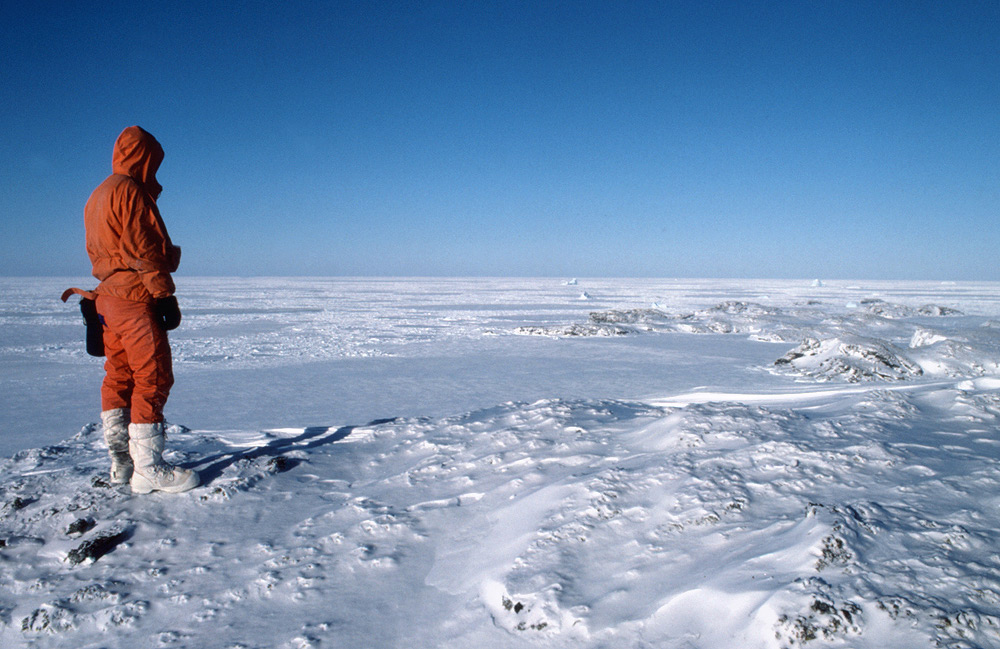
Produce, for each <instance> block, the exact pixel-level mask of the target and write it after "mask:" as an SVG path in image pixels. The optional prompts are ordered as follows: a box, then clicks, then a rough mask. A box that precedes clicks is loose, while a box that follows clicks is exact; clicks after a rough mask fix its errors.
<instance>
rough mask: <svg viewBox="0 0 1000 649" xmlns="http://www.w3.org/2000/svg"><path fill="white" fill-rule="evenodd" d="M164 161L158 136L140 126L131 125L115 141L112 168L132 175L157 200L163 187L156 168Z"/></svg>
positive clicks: (126, 174) (119, 172)
mask: <svg viewBox="0 0 1000 649" xmlns="http://www.w3.org/2000/svg"><path fill="white" fill-rule="evenodd" d="M162 162H163V147H162V146H160V143H159V142H157V141H156V138H155V137H153V136H152V135H150V134H149V133H147V132H146V131H144V130H143V129H141V128H139V127H138V126H129V127H128V128H126V129H125V130H124V131H122V133H121V135H119V136H118V139H117V140H116V141H115V152H114V155H113V156H112V159H111V169H112V171H113V172H114V173H116V174H121V175H124V176H130V177H131V178H132V179H134V180H135V181H136V182H137V183H139V184H140V185H142V187H143V189H145V190H146V192H147V193H148V194H149V195H150V196H151V197H152V198H153V200H154V201H155V200H156V199H157V198H159V197H160V192H161V191H163V187H162V186H161V185H160V183H158V182H156V170H157V169H159V168H160V163H162Z"/></svg>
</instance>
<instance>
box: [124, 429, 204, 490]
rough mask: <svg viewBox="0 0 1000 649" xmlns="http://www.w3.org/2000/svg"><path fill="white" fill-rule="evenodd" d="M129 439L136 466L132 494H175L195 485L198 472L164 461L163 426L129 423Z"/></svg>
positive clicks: (164, 436)
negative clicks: (159, 492)
mask: <svg viewBox="0 0 1000 649" xmlns="http://www.w3.org/2000/svg"><path fill="white" fill-rule="evenodd" d="M128 436H129V440H128V449H129V453H131V455H132V461H133V463H134V464H135V468H134V470H133V472H132V480H131V481H130V484H131V485H132V493H134V494H148V493H149V492H151V491H165V492H167V493H171V494H177V493H181V492H182V491H188V490H190V489H194V488H195V487H197V486H198V484H199V482H200V479H199V478H198V474H197V473H195V472H194V471H189V470H188V469H182V468H181V467H179V466H174V465H172V464H168V463H167V462H164V461H163V448H164V446H165V444H166V434H165V432H164V429H163V423H158V424H131V425H129V427H128Z"/></svg>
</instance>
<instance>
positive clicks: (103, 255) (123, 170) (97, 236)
mask: <svg viewBox="0 0 1000 649" xmlns="http://www.w3.org/2000/svg"><path fill="white" fill-rule="evenodd" d="M161 162H163V147H161V146H160V143H159V142H157V141H156V138H154V137H153V136H152V135H150V134H149V133H147V132H146V131H144V130H143V129H141V128H139V127H138V126H129V127H128V128H126V129H125V130H124V131H122V133H121V135H119V136H118V140H117V141H116V142H115V148H114V154H113V156H112V171H113V173H112V175H110V176H108V178H107V179H106V180H105V181H104V182H103V183H101V184H100V185H99V186H98V187H97V189H95V190H94V192H93V193H92V194H91V195H90V199H89V200H88V201H87V205H86V207H85V208H84V223H85V225H86V229H87V254H88V255H89V256H90V262H91V264H92V265H93V275H94V277H96V278H97V279H99V280H100V282H101V283H100V284H99V285H98V286H97V288H96V289H94V292H95V293H97V294H98V295H107V296H112V297H118V298H122V299H125V300H131V301H133V302H152V301H155V300H157V299H159V298H163V297H168V296H170V295H173V294H174V281H173V279H172V278H171V277H170V273H172V272H174V271H176V270H177V266H178V264H179V263H180V257H181V249H180V248H179V247H177V246H175V245H173V243H171V241H170V235H168V234H167V228H166V226H165V225H164V223H163V219H162V218H161V217H160V211H159V210H158V209H157V207H156V199H157V198H158V197H159V195H160V191H161V190H162V189H163V188H162V187H161V186H160V184H159V183H158V182H157V181H156V171H157V169H159V168H160V163H161Z"/></svg>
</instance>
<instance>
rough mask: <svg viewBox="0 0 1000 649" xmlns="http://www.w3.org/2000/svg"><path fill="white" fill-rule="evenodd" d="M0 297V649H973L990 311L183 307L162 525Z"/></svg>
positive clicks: (982, 569) (50, 328)
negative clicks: (179, 488) (188, 472)
mask: <svg viewBox="0 0 1000 649" xmlns="http://www.w3.org/2000/svg"><path fill="white" fill-rule="evenodd" d="M70 285H80V286H85V287H86V286H90V285H91V282H89V281H87V280H81V279H77V280H75V281H74V280H71V279H53V278H46V279H22V278H17V279H14V278H7V279H0V325H2V327H3V331H4V334H3V336H2V337H0V400H2V402H0V404H2V407H0V455H3V456H4V457H6V458H7V459H5V460H0V646H3V647H40V648H41V647H74V648H77V647H81V648H82V647H95V648H96V647H109V648H112V647H114V648H117V647H134V646H141V647H199V648H205V649H222V648H235V647H247V648H250V647H254V648H255V647H261V648H263V647H282V648H286V647H287V648H293V647H295V648H297V647H403V646H406V647H487V646H488V647H595V648H596V647H667V648H678V649H681V648H685V649H687V648H696V647H697V648H705V649H715V648H727V649H728V648H731V647H741V648H743V647H746V648H753V647H761V648H778V647H799V646H809V647H858V648H867V647H871V648H876V647H878V648H893V647H899V648H904V647H905V648H907V649H911V648H914V647H954V648H973V647H1000V552H998V550H997V547H998V546H997V541H996V539H997V537H998V533H1000V489H998V487H1000V470H998V464H997V460H998V456H1000V285H998V284H993V283H936V282H935V283H913V282H895V283H889V282H825V283H824V282H819V281H815V282H814V281H798V282H796V281H715V280H713V281H709V280H705V281H696V280H610V279H602V280H591V279H579V280H574V281H568V278H567V280H553V279H384V280H376V279H195V278H184V277H181V278H178V285H179V295H180V298H181V305H182V309H183V310H184V314H185V319H184V322H183V324H182V326H181V328H180V329H178V330H177V331H176V332H174V333H173V334H172V336H171V341H172V344H173V347H174V353H175V374H176V376H177V385H176V387H175V390H174V393H173V394H172V396H171V400H170V402H169V404H168V407H167V417H168V420H169V421H170V422H171V427H170V440H169V443H168V446H169V448H170V449H171V451H170V453H169V455H170V457H171V458H172V459H173V460H175V461H177V462H180V463H182V464H185V465H186V466H190V467H193V468H196V469H197V470H199V471H200V472H201V473H202V476H203V479H204V484H203V486H202V487H199V488H198V489H196V490H194V491H192V492H190V493H188V494H183V495H180V496H165V495H156V494H154V495H151V496H142V497H138V496H136V497H133V496H132V495H131V494H129V493H128V491H127V490H122V489H116V488H111V487H110V486H108V485H107V483H106V481H105V479H104V473H105V471H106V463H107V461H106V454H105V451H104V449H103V442H102V441H101V431H100V427H99V425H98V424H96V423H94V422H96V421H98V413H97V411H98V409H99V408H98V404H97V389H98V386H99V383H100V378H101V375H102V371H101V368H100V362H99V361H96V360H95V359H91V358H89V357H87V356H86V355H85V353H84V350H83V344H82V335H83V327H82V324H81V323H80V317H79V315H78V312H77V311H76V309H75V306H67V305H63V304H62V303H61V302H59V301H58V295H59V293H60V292H61V291H62V289H63V288H65V287H67V286H70Z"/></svg>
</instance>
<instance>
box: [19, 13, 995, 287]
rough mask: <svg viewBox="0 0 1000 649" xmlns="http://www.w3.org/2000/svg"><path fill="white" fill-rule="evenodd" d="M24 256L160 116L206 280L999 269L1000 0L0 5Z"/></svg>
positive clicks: (58, 248)
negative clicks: (121, 149)
mask: <svg viewBox="0 0 1000 649" xmlns="http://www.w3.org/2000/svg"><path fill="white" fill-rule="evenodd" d="M0 30H2V38H0V87H2V96H3V101H2V102H0V124H2V125H3V126H2V128H0V174H2V175H0V275H85V274H87V273H88V272H89V270H90V266H89V263H88V261H87V258H86V254H85V252H84V250H83V216H82V215H83V205H84V203H85V202H86V200H87V197H88V196H89V194H90V192H91V191H92V190H93V188H94V187H95V186H96V185H97V184H98V183H100V182H101V181H102V180H103V179H104V178H105V177H106V176H107V174H108V173H110V166H111V149H112V144H113V142H114V140H115V138H116V137H117V135H118V133H119V132H120V131H121V130H122V129H123V128H124V127H125V126H128V125H131V124H138V125H140V126H142V127H143V128H145V129H147V130H148V131H150V132H151V133H153V134H154V135H155V136H156V137H157V138H158V139H159V140H160V142H161V143H162V144H163V147H164V149H165V151H166V159H165V161H164V163H163V166H162V167H161V170H160V173H159V175H158V177H159V180H160V182H161V183H162V184H163V185H164V187H165V190H164V193H163V196H162V197H161V199H160V208H161V211H162V213H163V216H164V219H165V221H166V223H167V226H168V229H169V230H170V233H171V236H172V237H173V239H174V241H175V242H176V243H177V244H179V245H181V246H182V248H183V250H184V257H183V260H182V265H181V273H182V274H187V275H511V276H555V277H558V276H581V277H586V276H654V277H775V278H783V277H788V278H823V279H835V278H853V279H865V278H870V279H941V280H975V279H987V280H1000V264H998V263H997V256H998V254H1000V227H998V223H997V216H998V206H1000V2H998V1H997V0H992V1H982V2H971V1H961V0H957V1H955V2H939V1H933V2H924V1H920V0H909V1H904V2H877V1H875V2H872V1H864V2H852V1H845V0H830V1H795V2H764V1H760V2H758V1H751V0H748V1H736V0H733V1H731V2H702V1H700V0H697V1H696V0H691V1H677V2H649V3H647V2H611V1H609V2H505V1H501V2H489V1H481V2H452V1H442V2H426V3H425V2H405V3H404V2H293V1H292V2H254V1H245V2H232V3H222V2H214V3H213V2H204V1H198V2H169V1H164V2H158V3H154V2H149V3H145V2H139V3H137V2H128V3H123V2H89V1H74V2H66V1H65V0H58V1H50V0H42V1H39V2H28V3H14V2H4V3H3V5H2V9H0Z"/></svg>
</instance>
